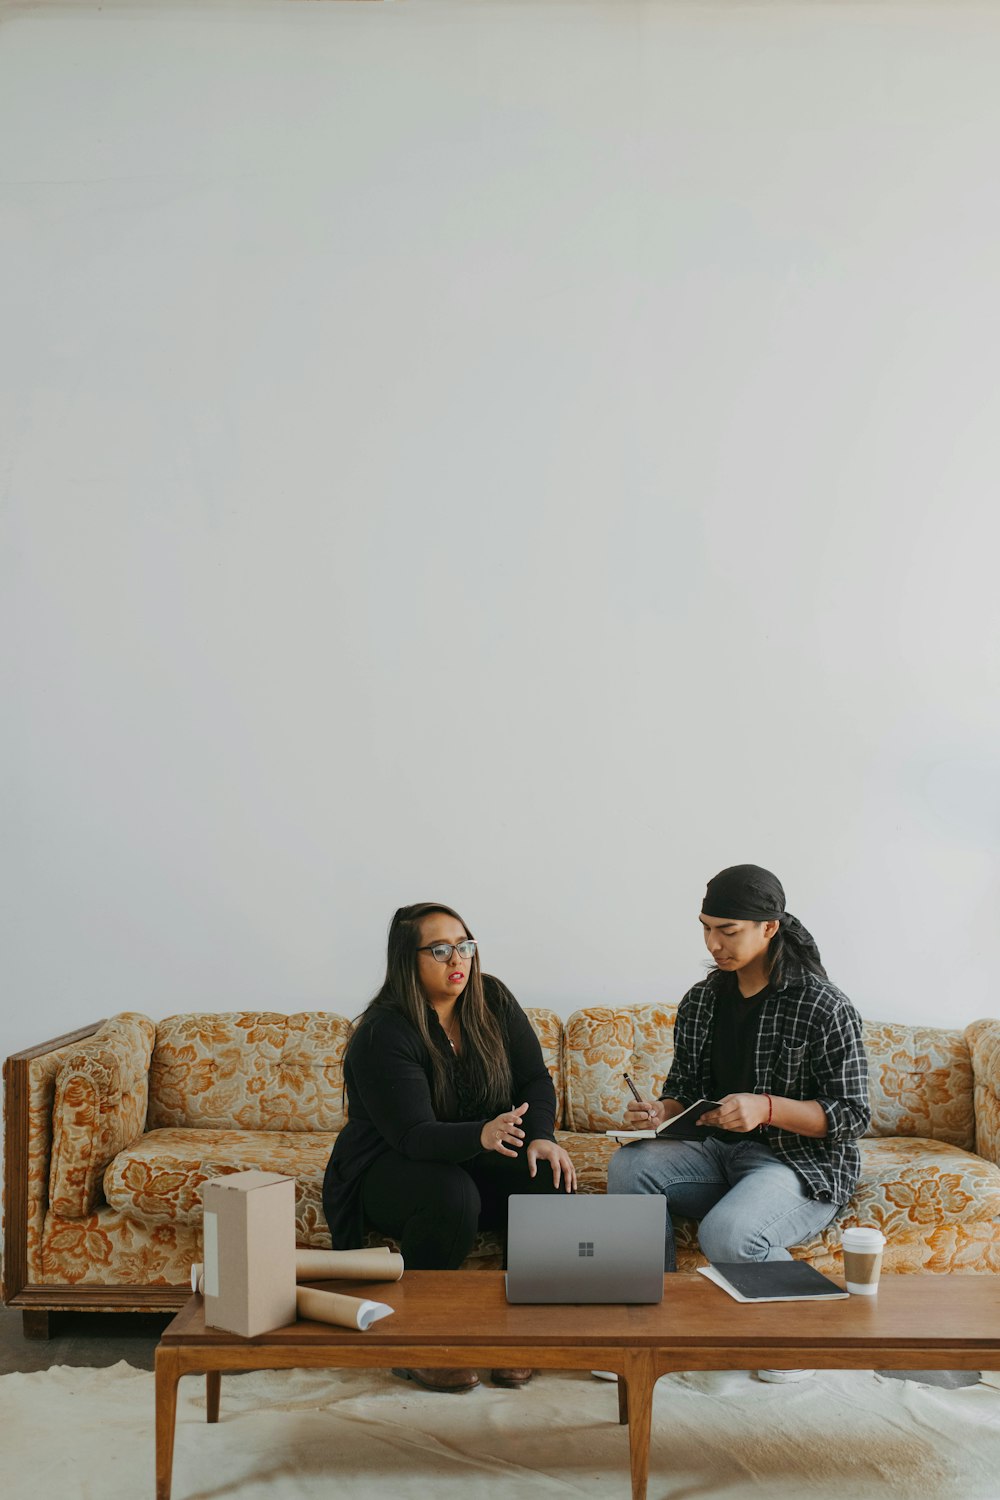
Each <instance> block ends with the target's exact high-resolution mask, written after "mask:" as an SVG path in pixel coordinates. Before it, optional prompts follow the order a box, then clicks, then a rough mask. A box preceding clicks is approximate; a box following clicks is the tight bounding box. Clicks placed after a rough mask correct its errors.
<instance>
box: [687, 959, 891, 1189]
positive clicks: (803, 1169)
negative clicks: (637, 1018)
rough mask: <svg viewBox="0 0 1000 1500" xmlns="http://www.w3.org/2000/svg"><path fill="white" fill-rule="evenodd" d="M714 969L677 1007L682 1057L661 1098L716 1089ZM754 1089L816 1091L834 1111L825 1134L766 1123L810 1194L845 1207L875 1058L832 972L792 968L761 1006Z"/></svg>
mask: <svg viewBox="0 0 1000 1500" xmlns="http://www.w3.org/2000/svg"><path fill="white" fill-rule="evenodd" d="M717 981H718V976H716V975H714V974H710V975H709V976H708V977H707V978H706V979H704V980H702V982H701V983H700V984H696V985H693V986H692V987H691V989H689V990H688V992H687V994H686V995H685V996H684V999H683V1000H682V1001H681V1003H680V1005H679V1006H678V1009H677V1022H676V1025H675V1027H674V1060H673V1064H672V1066H671V1069H670V1072H669V1074H668V1075H667V1081H666V1083H665V1084H664V1085H663V1092H662V1093H661V1095H660V1098H661V1099H676V1100H677V1101H678V1103H680V1104H685V1105H686V1104H694V1103H696V1102H697V1100H698V1099H703V1098H704V1099H710V1098H711V1097H712V1094H711V1089H712V1027H713V1024H714V1019H715V998H714V992H715V984H716V983H717ZM754 1076H755V1078H756V1083H755V1085H754V1093H756V1094H777V1095H778V1096H779V1097H781V1098H784V1099H816V1100H817V1101H818V1102H819V1103H820V1104H821V1105H822V1107H823V1112H824V1114H825V1115H826V1119H827V1127H828V1129H827V1134H826V1135H825V1136H823V1137H822V1138H820V1139H816V1138H814V1137H811V1136H805V1135H795V1134H794V1133H793V1132H792V1131H790V1130H779V1129H778V1127H777V1126H776V1125H762V1126H761V1127H760V1134H761V1136H762V1137H763V1138H764V1139H765V1140H766V1141H767V1144H768V1145H769V1146H770V1147H771V1150H772V1151H773V1152H774V1154H775V1156H776V1157H777V1158H778V1159H779V1161H782V1162H784V1163H786V1165H787V1166H789V1167H791V1168H792V1169H793V1171H795V1172H797V1173H798V1175H799V1177H801V1179H802V1181H803V1182H804V1183H805V1185H806V1188H807V1190H808V1192H809V1195H810V1197H812V1198H823V1199H827V1200H828V1201H830V1202H833V1203H836V1204H837V1205H838V1207H842V1206H843V1205H844V1204H845V1203H846V1202H847V1201H848V1199H849V1198H850V1196H851V1194H852V1193H853V1191H854V1188H855V1185H856V1183H857V1180H858V1177H859V1175H860V1171H861V1154H860V1152H859V1151H858V1148H857V1145H856V1142H857V1140H858V1138H859V1137H860V1136H863V1135H864V1133H865V1131H866V1130H867V1129H868V1126H869V1124H870V1123H871V1107H870V1105H869V1103H868V1059H867V1057H866V1055H865V1049H864V1044H863V1042H862V1040H861V1017H860V1016H859V1015H858V1012H857V1011H856V1010H855V1008H854V1006H853V1005H852V1004H851V1002H850V1001H849V1000H848V998H847V996H846V995H842V994H841V992H840V990H838V989H837V987H836V986H835V985H832V984H831V983H830V982H829V980H827V979H820V978H818V977H817V976H816V975H813V974H807V973H805V972H803V971H801V970H800V971H794V970H793V971H792V972H790V973H789V974H788V975H787V977H786V978H785V980H784V981H783V982H782V984H781V985H780V986H779V987H777V988H776V989H775V991H774V993H773V994H771V995H769V996H768V997H767V999H766V1000H765V1001H764V1003H763V1006H762V1007H761V1014H760V1028H759V1030H758V1032H757V1044H756V1048H755V1051H754Z"/></svg>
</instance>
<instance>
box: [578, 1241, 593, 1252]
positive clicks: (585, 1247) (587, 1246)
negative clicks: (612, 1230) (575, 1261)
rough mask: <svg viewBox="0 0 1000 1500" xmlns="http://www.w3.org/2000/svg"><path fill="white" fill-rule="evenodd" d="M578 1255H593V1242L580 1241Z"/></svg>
mask: <svg viewBox="0 0 1000 1500" xmlns="http://www.w3.org/2000/svg"><path fill="white" fill-rule="evenodd" d="M579 1253H580V1254H581V1255H591V1256H592V1255H593V1253H594V1242H593V1240H581V1241H580V1252H579Z"/></svg>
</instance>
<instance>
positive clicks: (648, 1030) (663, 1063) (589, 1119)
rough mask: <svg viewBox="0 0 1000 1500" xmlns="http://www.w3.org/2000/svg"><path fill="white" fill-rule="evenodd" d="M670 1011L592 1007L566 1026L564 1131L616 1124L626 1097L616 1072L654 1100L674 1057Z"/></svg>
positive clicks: (656, 1007)
mask: <svg viewBox="0 0 1000 1500" xmlns="http://www.w3.org/2000/svg"><path fill="white" fill-rule="evenodd" d="M675 1014H676V1010H675V1008H674V1007H669V1008H668V1007H665V1006H660V1005H633V1006H621V1007H620V1008H618V1009H614V1010H612V1009H611V1008H610V1007H604V1006H592V1007H590V1008H589V1009H588V1010H578V1011H574V1013H573V1015H571V1016H570V1017H569V1020H568V1021H567V1022H566V1040H565V1047H564V1054H563V1055H564V1057H565V1073H566V1109H565V1116H564V1118H565V1123H566V1128H567V1130H576V1131H580V1130H597V1131H604V1130H608V1129H610V1127H611V1126H612V1125H620V1124H621V1123H622V1120H623V1118H624V1115H625V1104H626V1101H627V1100H628V1098H629V1097H630V1096H629V1092H628V1088H627V1086H626V1084H625V1083H624V1082H623V1080H622V1072H623V1071H624V1072H627V1073H629V1074H630V1076H631V1078H632V1081H633V1082H634V1083H635V1085H636V1087H637V1088H638V1089H639V1091H640V1093H642V1094H643V1095H646V1094H649V1095H651V1096H652V1097H653V1098H656V1097H657V1096H658V1095H659V1093H660V1090H661V1089H662V1087H663V1082H664V1079H665V1078H666V1076H667V1073H668V1072H669V1071H670V1064H671V1062H672V1060H673V1055H674V1046H673V1038H674V1016H675Z"/></svg>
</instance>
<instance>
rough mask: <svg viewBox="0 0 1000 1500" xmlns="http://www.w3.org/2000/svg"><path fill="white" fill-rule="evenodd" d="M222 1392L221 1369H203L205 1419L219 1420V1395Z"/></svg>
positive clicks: (210, 1420) (209, 1420)
mask: <svg viewBox="0 0 1000 1500" xmlns="http://www.w3.org/2000/svg"><path fill="white" fill-rule="evenodd" d="M221 1393H222V1371H221V1370H206V1371H205V1421H206V1422H217V1421H218V1420H219V1396H220V1395H221Z"/></svg>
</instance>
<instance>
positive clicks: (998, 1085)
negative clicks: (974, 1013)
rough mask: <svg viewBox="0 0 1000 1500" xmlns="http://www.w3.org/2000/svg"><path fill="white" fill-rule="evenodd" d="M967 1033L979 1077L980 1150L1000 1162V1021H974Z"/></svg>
mask: <svg viewBox="0 0 1000 1500" xmlns="http://www.w3.org/2000/svg"><path fill="white" fill-rule="evenodd" d="M965 1035H966V1039H967V1041H968V1043H969V1052H970V1054H971V1056H972V1072H973V1078H974V1080H975V1083H974V1088H973V1096H972V1097H973V1104H974V1108H975V1115H976V1150H977V1151H978V1153H979V1155H980V1156H985V1158H986V1160H987V1161H993V1162H997V1163H998V1164H1000V1021H973V1023H972V1025H971V1026H967V1027H966V1028H965Z"/></svg>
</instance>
